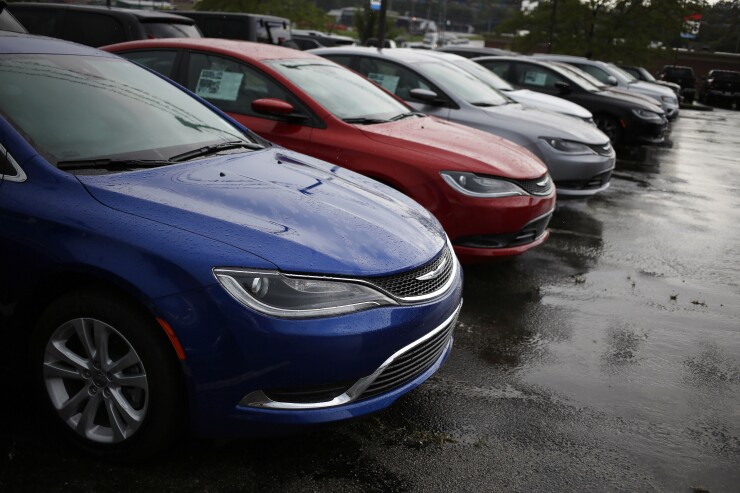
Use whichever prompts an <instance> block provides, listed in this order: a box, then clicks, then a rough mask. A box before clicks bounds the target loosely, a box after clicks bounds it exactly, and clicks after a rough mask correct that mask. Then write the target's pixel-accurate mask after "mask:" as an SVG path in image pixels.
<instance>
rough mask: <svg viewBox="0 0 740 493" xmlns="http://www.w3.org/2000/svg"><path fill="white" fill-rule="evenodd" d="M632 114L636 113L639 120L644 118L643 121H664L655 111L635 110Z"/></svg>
mask: <svg viewBox="0 0 740 493" xmlns="http://www.w3.org/2000/svg"><path fill="white" fill-rule="evenodd" d="M632 113H634V114H635V115H636V116H637V117H638V118H642V119H643V120H650V121H654V122H660V121H662V118H661V117H660V115H659V114H658V113H656V112H654V111H648V110H640V109H633V110H632Z"/></svg>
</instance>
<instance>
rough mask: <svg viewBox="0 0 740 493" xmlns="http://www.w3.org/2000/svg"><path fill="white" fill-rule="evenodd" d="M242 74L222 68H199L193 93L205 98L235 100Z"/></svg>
mask: <svg viewBox="0 0 740 493" xmlns="http://www.w3.org/2000/svg"><path fill="white" fill-rule="evenodd" d="M243 78H244V74H242V73H238V72H224V71H223V70H209V69H205V70H201V72H200V79H198V85H197V86H195V94H197V95H198V96H200V97H202V98H206V99H222V100H225V101H236V98H237V97H238V96H239V87H240V86H241V83H242V79H243Z"/></svg>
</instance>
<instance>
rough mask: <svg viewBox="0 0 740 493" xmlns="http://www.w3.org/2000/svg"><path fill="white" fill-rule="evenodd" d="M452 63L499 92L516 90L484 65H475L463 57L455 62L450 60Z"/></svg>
mask: <svg viewBox="0 0 740 493" xmlns="http://www.w3.org/2000/svg"><path fill="white" fill-rule="evenodd" d="M450 61H451V62H452V63H453V64H454V65H455V66H457V67H459V68H461V69H463V70H465V71H466V72H470V73H471V74H473V75H475V76H476V77H478V78H479V79H480V80H482V81H483V82H485V83H486V84H488V85H489V86H491V87H493V88H494V89H498V90H499V91H513V90H514V88H513V87H511V84H509V83H508V82H506V81H505V80H504V79H502V78H501V77H499V76H498V75H496V74H494V73H493V72H491V71H490V70H488V69H487V68H485V67H484V66H483V65H480V64H478V63H475V62H474V61H472V60H470V59H469V58H462V57H461V58H455V59H454V60H450Z"/></svg>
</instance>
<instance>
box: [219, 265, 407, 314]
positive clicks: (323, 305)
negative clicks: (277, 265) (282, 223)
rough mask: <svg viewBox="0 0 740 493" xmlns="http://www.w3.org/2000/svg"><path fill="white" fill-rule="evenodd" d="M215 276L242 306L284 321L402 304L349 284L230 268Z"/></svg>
mask: <svg viewBox="0 0 740 493" xmlns="http://www.w3.org/2000/svg"><path fill="white" fill-rule="evenodd" d="M213 275H214V276H216V279H217V280H218V282H219V283H220V284H221V286H223V288H224V289H225V290H226V291H227V292H228V293H229V294H230V295H231V296H233V297H234V299H236V300H237V301H238V302H240V303H241V304H243V305H245V306H247V307H249V308H251V309H253V310H255V311H257V312H260V313H264V314H266V315H271V316H274V317H280V318H314V317H328V316H335V315H341V314H346V313H352V312H357V311H360V310H366V309H368V308H374V307H378V306H383V305H397V304H398V303H396V302H395V301H394V300H392V299H391V298H389V297H387V296H386V295H384V294H383V293H381V292H379V291H377V290H375V289H373V288H371V287H369V286H365V285H363V284H358V283H354V282H351V281H349V280H335V279H322V278H321V277H313V276H299V275H292V274H288V275H286V274H281V273H280V272H275V271H260V270H247V269H226V268H217V269H213Z"/></svg>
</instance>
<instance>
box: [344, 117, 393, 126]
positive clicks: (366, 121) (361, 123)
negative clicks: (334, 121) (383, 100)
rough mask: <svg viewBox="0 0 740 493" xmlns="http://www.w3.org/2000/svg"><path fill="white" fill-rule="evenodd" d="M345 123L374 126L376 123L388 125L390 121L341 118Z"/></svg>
mask: <svg viewBox="0 0 740 493" xmlns="http://www.w3.org/2000/svg"><path fill="white" fill-rule="evenodd" d="M342 121H343V122H345V123H359V124H360V125H374V124H376V123H388V122H389V121H390V120H382V119H380V118H365V117H360V118H342Z"/></svg>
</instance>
